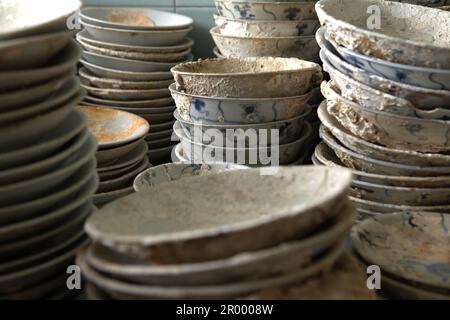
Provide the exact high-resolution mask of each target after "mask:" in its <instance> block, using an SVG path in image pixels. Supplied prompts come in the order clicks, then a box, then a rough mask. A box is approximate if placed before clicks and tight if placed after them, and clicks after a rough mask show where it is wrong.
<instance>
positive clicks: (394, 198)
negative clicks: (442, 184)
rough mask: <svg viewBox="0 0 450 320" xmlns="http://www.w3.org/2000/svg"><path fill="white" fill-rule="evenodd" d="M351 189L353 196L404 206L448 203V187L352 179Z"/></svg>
mask: <svg viewBox="0 0 450 320" xmlns="http://www.w3.org/2000/svg"><path fill="white" fill-rule="evenodd" d="M352 189H353V191H352V192H350V195H352V196H353V197H355V198H360V199H364V200H368V201H373V202H380V203H387V204H395V205H406V206H436V205H447V204H450V188H405V187H392V186H386V185H380V184H373V183H368V182H364V181H354V182H353V183H352Z"/></svg>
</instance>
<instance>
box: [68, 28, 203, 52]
mask: <svg viewBox="0 0 450 320" xmlns="http://www.w3.org/2000/svg"><path fill="white" fill-rule="evenodd" d="M76 38H77V40H81V41H83V42H85V43H88V44H90V45H93V46H96V47H99V48H106V49H112V50H118V51H127V52H142V53H176V52H182V51H185V50H188V49H191V48H192V46H193V45H194V40H192V39H191V38H187V37H186V38H184V39H183V40H182V41H181V42H180V43H179V44H176V45H173V46H161V47H150V46H132V45H123V44H119V43H114V42H104V41H99V40H98V39H96V38H94V37H93V36H92V35H90V34H89V32H87V31H86V30H81V31H80V32H78V33H77V36H76Z"/></svg>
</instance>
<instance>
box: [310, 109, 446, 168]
mask: <svg viewBox="0 0 450 320" xmlns="http://www.w3.org/2000/svg"><path fill="white" fill-rule="evenodd" d="M317 114H318V116H319V118H320V121H321V122H322V124H323V125H324V126H325V127H326V128H327V129H328V130H330V131H331V133H332V134H333V136H334V137H335V138H336V139H338V140H339V142H340V143H342V144H343V145H344V146H346V147H347V148H349V149H351V150H353V151H355V152H356V153H358V154H360V155H364V156H368V157H370V158H373V159H378V160H382V161H389V162H396V163H401V164H409V165H417V166H448V165H449V163H450V155H447V154H440V153H422V152H416V151H412V150H401V149H394V148H388V147H384V146H382V145H379V144H375V143H372V142H369V141H366V140H364V139H361V138H359V137H357V136H355V135H353V134H352V133H351V132H349V131H348V130H347V129H345V128H344V127H343V126H342V125H341V124H340V123H339V121H337V120H336V119H335V118H334V117H333V116H331V115H330V114H329V113H328V111H327V103H326V101H324V102H322V104H321V105H320V107H319V108H318V110H317Z"/></svg>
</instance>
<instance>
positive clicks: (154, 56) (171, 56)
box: [78, 39, 191, 63]
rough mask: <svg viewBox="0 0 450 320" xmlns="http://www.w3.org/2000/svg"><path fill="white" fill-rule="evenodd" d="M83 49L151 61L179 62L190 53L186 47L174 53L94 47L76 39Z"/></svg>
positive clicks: (115, 56) (116, 56) (111, 55)
mask: <svg viewBox="0 0 450 320" xmlns="http://www.w3.org/2000/svg"><path fill="white" fill-rule="evenodd" d="M78 42H79V43H80V44H81V46H82V47H83V49H84V50H85V51H88V52H92V53H96V54H101V55H104V56H109V57H114V58H123V59H129V60H139V61H149V62H150V61H153V62H161V63H163V62H179V61H183V60H186V59H187V58H188V56H189V53H191V49H190V48H189V49H187V50H184V51H181V52H174V53H145V52H133V51H119V50H113V49H108V48H102V47H96V46H94V45H91V44H89V43H87V42H84V41H83V40H81V39H78Z"/></svg>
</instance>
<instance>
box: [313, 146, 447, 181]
mask: <svg viewBox="0 0 450 320" xmlns="http://www.w3.org/2000/svg"><path fill="white" fill-rule="evenodd" d="M314 156H315V157H314V160H315V161H316V162H317V163H318V164H321V165H326V166H329V167H336V166H337V167H344V165H343V164H342V162H340V160H339V158H338V157H337V156H336V154H335V153H334V152H333V150H331V149H330V148H329V147H328V146H327V145H326V144H325V143H324V142H321V143H319V144H318V145H317V147H316V149H315V152H314ZM353 175H354V180H356V181H362V182H368V183H373V184H380V185H387V186H394V187H407V188H447V187H450V177H449V176H441V177H415V176H414V177H409V176H406V177H405V176H388V175H381V174H375V173H367V172H363V171H357V170H353Z"/></svg>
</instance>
